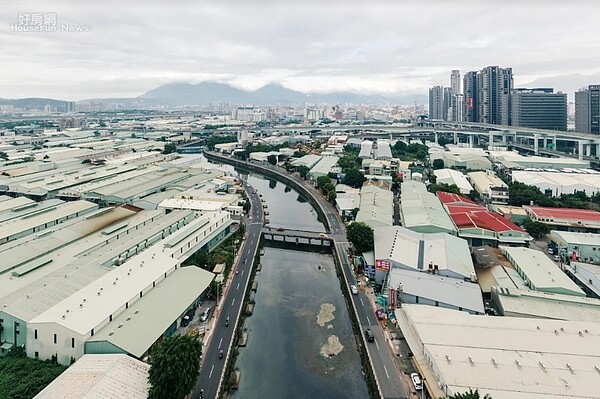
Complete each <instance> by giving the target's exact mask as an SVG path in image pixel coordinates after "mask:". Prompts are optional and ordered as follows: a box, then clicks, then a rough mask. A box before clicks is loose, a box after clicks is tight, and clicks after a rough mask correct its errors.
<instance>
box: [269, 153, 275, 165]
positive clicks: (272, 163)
mask: <svg viewBox="0 0 600 399" xmlns="http://www.w3.org/2000/svg"><path fill="white" fill-rule="evenodd" d="M267 161H269V163H270V164H271V165H277V155H269V156H268V157H267Z"/></svg>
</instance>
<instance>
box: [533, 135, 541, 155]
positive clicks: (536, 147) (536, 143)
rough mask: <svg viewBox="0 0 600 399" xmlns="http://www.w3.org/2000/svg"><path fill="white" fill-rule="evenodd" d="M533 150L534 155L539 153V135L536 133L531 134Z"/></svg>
mask: <svg viewBox="0 0 600 399" xmlns="http://www.w3.org/2000/svg"><path fill="white" fill-rule="evenodd" d="M533 152H534V153H535V155H540V136H538V135H537V134H534V135H533Z"/></svg>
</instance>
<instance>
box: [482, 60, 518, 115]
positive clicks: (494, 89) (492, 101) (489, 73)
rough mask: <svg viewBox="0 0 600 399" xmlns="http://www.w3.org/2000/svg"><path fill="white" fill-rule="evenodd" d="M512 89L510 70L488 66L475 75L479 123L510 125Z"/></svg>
mask: <svg viewBox="0 0 600 399" xmlns="http://www.w3.org/2000/svg"><path fill="white" fill-rule="evenodd" d="M512 89H513V76H512V68H500V67H497V66H488V67H485V68H483V69H482V70H481V71H479V72H478V73H477V91H478V96H477V97H478V108H479V109H478V113H479V122H480V123H491V124H495V125H508V124H510V93H511V90H512Z"/></svg>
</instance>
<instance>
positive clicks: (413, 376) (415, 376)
mask: <svg viewBox="0 0 600 399" xmlns="http://www.w3.org/2000/svg"><path fill="white" fill-rule="evenodd" d="M410 379H411V380H412V383H413V385H414V386H415V390H417V391H420V390H421V389H423V381H421V377H420V376H419V374H417V373H412V374H411V375H410Z"/></svg>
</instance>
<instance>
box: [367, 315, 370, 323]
mask: <svg viewBox="0 0 600 399" xmlns="http://www.w3.org/2000/svg"><path fill="white" fill-rule="evenodd" d="M367 322H368V323H369V324H371V320H369V316H367Z"/></svg>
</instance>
